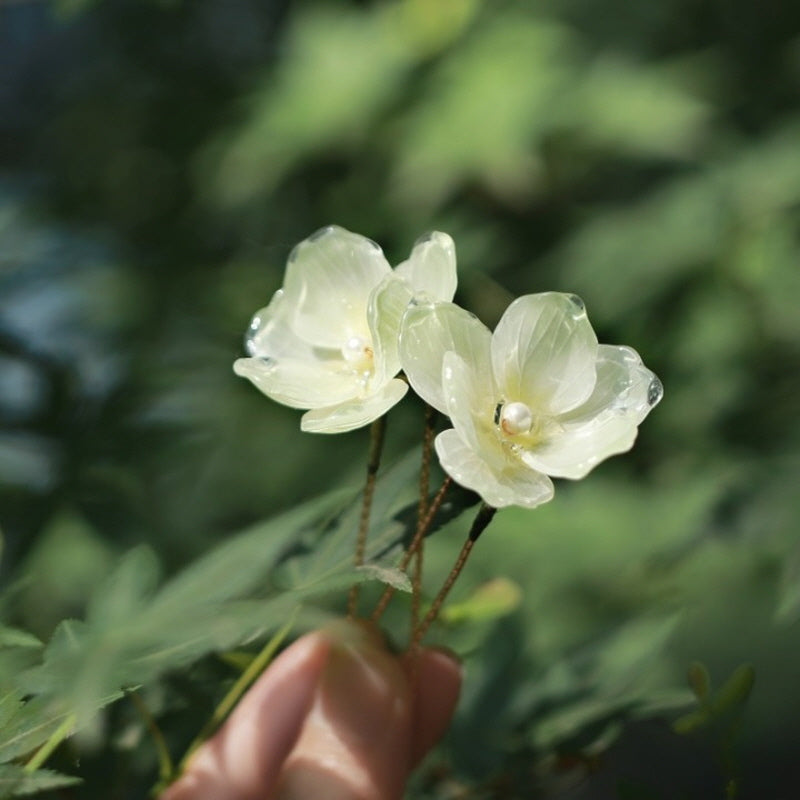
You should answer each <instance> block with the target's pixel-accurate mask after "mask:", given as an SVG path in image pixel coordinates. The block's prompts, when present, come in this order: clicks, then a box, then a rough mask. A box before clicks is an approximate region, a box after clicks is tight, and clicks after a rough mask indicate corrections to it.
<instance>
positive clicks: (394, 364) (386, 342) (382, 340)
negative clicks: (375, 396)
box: [368, 275, 411, 385]
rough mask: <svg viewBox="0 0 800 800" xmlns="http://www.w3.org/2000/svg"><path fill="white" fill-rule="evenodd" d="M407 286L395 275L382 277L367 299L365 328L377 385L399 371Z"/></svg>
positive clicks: (407, 298) (407, 301)
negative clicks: (401, 328) (372, 357)
mask: <svg viewBox="0 0 800 800" xmlns="http://www.w3.org/2000/svg"><path fill="white" fill-rule="evenodd" d="M410 301H411V289H410V288H409V287H408V286H407V285H406V283H405V281H402V280H400V279H399V278H398V277H397V276H396V275H390V276H389V277H387V278H384V280H383V281H382V283H381V284H380V285H379V286H378V287H377V288H375V289H373V291H372V294H371V295H370V299H369V309H368V317H369V329H370V334H371V336H372V346H373V349H374V351H375V356H374V365H375V375H374V377H373V380H374V381H376V383H377V384H378V385H381V384H383V383H385V382H386V381H388V380H389V379H390V378H393V377H394V376H395V375H397V373H398V372H399V371H400V353H399V339H400V324H401V322H402V319H403V314H405V311H406V309H407V308H408V304H409V302H410Z"/></svg>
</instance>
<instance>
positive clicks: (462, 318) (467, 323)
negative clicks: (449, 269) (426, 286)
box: [400, 302, 491, 414]
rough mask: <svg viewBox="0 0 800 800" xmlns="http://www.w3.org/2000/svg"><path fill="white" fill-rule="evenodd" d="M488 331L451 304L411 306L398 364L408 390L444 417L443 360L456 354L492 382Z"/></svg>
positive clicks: (401, 337) (466, 313) (401, 341)
mask: <svg viewBox="0 0 800 800" xmlns="http://www.w3.org/2000/svg"><path fill="white" fill-rule="evenodd" d="M490 347H491V334H490V333H489V329H488V328H487V327H486V326H485V325H484V324H483V323H482V322H480V320H478V318H477V317H475V316H473V315H472V314H470V313H469V312H467V311H464V309H462V308H459V307H458V306H457V305H455V304H454V303H424V304H415V303H414V302H412V304H411V305H410V306H409V308H408V310H407V311H406V313H405V316H404V317H403V324H402V327H401V329H400V361H401V363H402V365H403V370H404V371H405V373H406V377H407V378H408V381H409V383H410V384H411V387H412V388H413V389H414V391H415V392H416V393H417V394H418V395H419V396H420V397H421V398H422V399H423V400H425V402H426V403H428V404H430V405H432V406H433V407H434V408H435V409H437V410H438V411H441V412H442V413H443V414H447V413H448V412H447V404H446V402H445V399H444V394H443V393H442V360H443V359H444V354H445V353H446V352H448V351H453V352H455V353H458V355H460V356H461V357H462V358H463V359H464V360H465V361H467V363H469V364H471V365H472V368H473V370H475V371H476V372H477V373H478V374H482V375H486V376H487V380H491V362H490Z"/></svg>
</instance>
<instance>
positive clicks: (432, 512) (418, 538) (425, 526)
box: [371, 475, 453, 623]
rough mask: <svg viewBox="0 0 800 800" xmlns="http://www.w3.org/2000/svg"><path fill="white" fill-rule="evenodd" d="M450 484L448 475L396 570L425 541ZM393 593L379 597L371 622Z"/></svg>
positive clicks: (391, 590) (390, 589)
mask: <svg viewBox="0 0 800 800" xmlns="http://www.w3.org/2000/svg"><path fill="white" fill-rule="evenodd" d="M452 483H453V479H452V478H451V477H450V476H449V475H448V476H447V477H446V478H445V479H444V481H443V482H442V485H441V486H440V487H439V491H438V492H437V493H436V497H434V498H433V500H432V501H431V504H430V506H428V511H427V514H426V515H425V519H424V520H423V521H422V524H421V525H417V530H416V531H415V532H414V538H413V539H412V540H411V544H410V545H409V546H408V549H407V550H406V551H405V553H403V557H402V558H401V559H400V563H399V564H398V565H397V569H399V570H405V569H406V567H408V565H409V562H410V561H411V559H412V557H413V556H414V553H416V552H417V548H418V547H419V546H420V544H421V542H422V541H423V540H424V539H425V534H426V533H427V532H428V530H429V528H430V527H431V523H432V522H433V518H434V517H435V516H436V512H437V511H438V510H439V508H440V507H441V505H442V502H443V500H444V496H445V495H446V494H447V490H448V489H449V488H450V486H451V484H452ZM394 593H395V588H394V587H393V586H387V587H386V589H385V590H384V592H383V594H382V595H381V598H380V600H378V604H377V605H376V606H375V610H374V611H373V612H372V617H371V619H372V621H373V622H375V623H377V622H378V621H379V620H380V618H381V617H382V616H383V612H384V611H386V606H387V605H389V601H390V600H391V599H392V597H393V595H394Z"/></svg>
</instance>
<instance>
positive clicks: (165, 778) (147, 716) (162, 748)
mask: <svg viewBox="0 0 800 800" xmlns="http://www.w3.org/2000/svg"><path fill="white" fill-rule="evenodd" d="M125 694H126V695H127V696H128V697H129V698H130V699H131V702H132V703H133V705H134V706H135V708H136V711H137V713H138V714H139V716H140V717H141V718H142V722H144V724H145V727H146V728H147V731H148V733H149V734H150V736H151V738H152V739H153V744H154V745H155V748H156V753H157V755H158V779H159V784H162V783H163V784H164V785H166V784H167V783H168V782H169V781H170V780H171V778H172V775H173V773H174V772H175V765H174V764H173V763H172V758H171V757H170V754H169V748H168V747H167V742H166V740H165V739H164V734H163V733H162V732H161V728H159V727H158V723H157V722H156V721H155V719H154V718H153V715H152V714H151V713H150V709H149V708H148V707H147V704H146V703H145V702H144V700H142V698H141V696H140V695H139V693H138V692H137V691H136V690H135V689H130V690H128V691H126V692H125Z"/></svg>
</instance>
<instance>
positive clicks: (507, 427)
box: [500, 403, 533, 436]
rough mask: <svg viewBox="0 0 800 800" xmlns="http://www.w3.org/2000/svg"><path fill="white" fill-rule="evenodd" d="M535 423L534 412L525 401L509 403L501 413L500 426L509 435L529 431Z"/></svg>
mask: <svg viewBox="0 0 800 800" xmlns="http://www.w3.org/2000/svg"><path fill="white" fill-rule="evenodd" d="M531 425H533V414H532V413H531V410H530V409H529V408H528V406H526V405H525V403H507V404H506V405H504V406H503V410H502V411H501V413H500V427H501V428H502V429H503V431H505V433H507V434H508V435H509V436H514V435H515V434H518V433H528V431H529V430H530V429H531Z"/></svg>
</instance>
